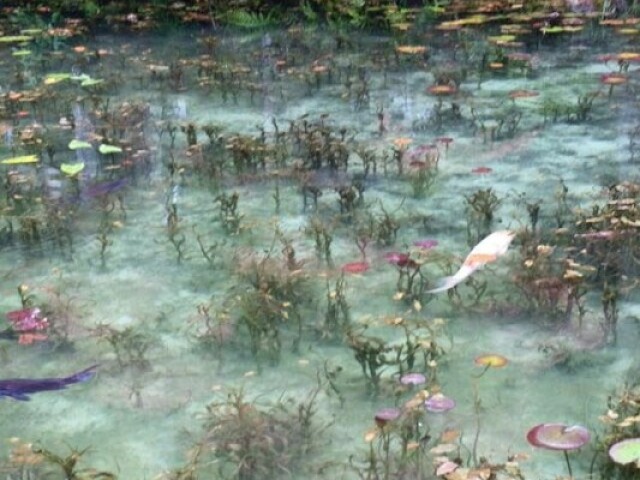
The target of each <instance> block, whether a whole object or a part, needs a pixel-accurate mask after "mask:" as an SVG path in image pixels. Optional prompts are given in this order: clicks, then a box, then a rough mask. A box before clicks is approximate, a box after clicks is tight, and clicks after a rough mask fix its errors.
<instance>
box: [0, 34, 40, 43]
mask: <svg viewBox="0 0 640 480" xmlns="http://www.w3.org/2000/svg"><path fill="white" fill-rule="evenodd" d="M31 40H33V37H30V36H29V35H8V36H6V37H0V43H23V42H29V41H31Z"/></svg>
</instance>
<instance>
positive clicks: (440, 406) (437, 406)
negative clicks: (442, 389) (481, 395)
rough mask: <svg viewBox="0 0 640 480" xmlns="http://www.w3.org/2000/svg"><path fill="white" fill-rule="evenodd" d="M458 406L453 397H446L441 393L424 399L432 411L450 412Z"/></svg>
mask: <svg viewBox="0 0 640 480" xmlns="http://www.w3.org/2000/svg"><path fill="white" fill-rule="evenodd" d="M455 406H456V402H455V400H454V399H453V398H449V397H446V396H445V395H443V394H441V393H436V394H435V395H432V396H430V397H429V398H427V399H426V400H425V401H424V407H425V408H426V409H427V411H429V412H432V413H444V412H448V411H449V410H451V409H452V408H454V407H455Z"/></svg>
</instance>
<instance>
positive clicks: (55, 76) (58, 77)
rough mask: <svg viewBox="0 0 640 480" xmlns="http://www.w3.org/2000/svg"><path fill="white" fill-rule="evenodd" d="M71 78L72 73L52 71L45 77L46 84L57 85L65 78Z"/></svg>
mask: <svg viewBox="0 0 640 480" xmlns="http://www.w3.org/2000/svg"><path fill="white" fill-rule="evenodd" d="M70 78H71V74H70V73H50V74H48V75H47V76H46V77H44V84H45V85H55V84H56V83H60V82H62V81H64V80H69V79H70Z"/></svg>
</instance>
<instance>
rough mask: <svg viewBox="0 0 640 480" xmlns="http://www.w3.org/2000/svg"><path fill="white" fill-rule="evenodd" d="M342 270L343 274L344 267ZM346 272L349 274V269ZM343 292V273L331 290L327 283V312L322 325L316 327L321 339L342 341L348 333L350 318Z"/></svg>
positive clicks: (344, 286) (344, 285)
mask: <svg viewBox="0 0 640 480" xmlns="http://www.w3.org/2000/svg"><path fill="white" fill-rule="evenodd" d="M342 268H343V272H345V268H344V266H343V267H342ZM346 270H347V273H349V272H348V270H349V269H346ZM352 270H353V269H352ZM345 290H346V284H345V278H344V273H343V274H342V275H340V277H339V278H338V279H337V280H336V283H335V286H334V288H333V289H332V288H331V286H330V285H329V283H328V282H327V295H326V298H327V310H326V313H325V315H324V320H323V322H322V324H321V325H320V326H319V327H318V330H319V334H320V336H321V337H322V338H327V339H335V338H340V339H342V338H343V337H344V335H345V334H346V333H347V332H348V331H349V328H350V323H351V317H350V315H349V304H348V303H347V299H346V295H345Z"/></svg>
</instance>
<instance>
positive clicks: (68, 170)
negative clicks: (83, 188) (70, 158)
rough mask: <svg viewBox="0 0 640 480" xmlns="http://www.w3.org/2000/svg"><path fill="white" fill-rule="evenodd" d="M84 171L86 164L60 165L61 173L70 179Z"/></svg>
mask: <svg viewBox="0 0 640 480" xmlns="http://www.w3.org/2000/svg"><path fill="white" fill-rule="evenodd" d="M82 170H84V162H78V163H63V164H61V165H60V171H61V172H62V173H64V174H65V175H68V176H70V177H73V176H74V175H77V174H79V173H80V172H81V171H82Z"/></svg>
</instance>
